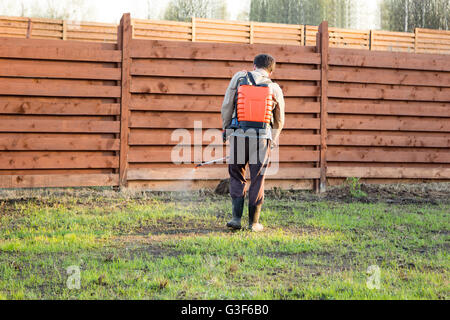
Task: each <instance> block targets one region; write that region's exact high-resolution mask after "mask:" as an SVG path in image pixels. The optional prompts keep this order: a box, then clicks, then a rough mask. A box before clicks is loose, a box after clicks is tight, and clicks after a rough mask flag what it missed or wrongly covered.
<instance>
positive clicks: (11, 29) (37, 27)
mask: <svg viewBox="0 0 450 320" xmlns="http://www.w3.org/2000/svg"><path fill="white" fill-rule="evenodd" d="M131 24H132V38H133V39H146V40H175V41H197V42H219V43H249V44H256V43H265V44H286V45H300V46H305V45H306V46H315V45H316V33H317V30H318V27H317V26H309V25H290V24H278V23H262V22H239V21H224V20H212V19H201V18H192V21H190V22H177V21H165V20H164V21H158V20H142V19H132V21H131ZM116 29H117V25H115V24H110V23H95V22H80V21H66V20H51V19H38V18H23V17H0V37H21V38H37V39H64V40H82V41H100V42H110V43H115V42H116V41H117V34H116ZM329 37H330V39H329V46H330V47H333V48H352V49H364V50H373V51H400V52H411V53H413V52H414V53H439V54H450V31H443V30H430V29H420V28H417V29H415V31H414V32H413V33H408V32H389V31H380V30H352V29H341V28H329Z"/></svg>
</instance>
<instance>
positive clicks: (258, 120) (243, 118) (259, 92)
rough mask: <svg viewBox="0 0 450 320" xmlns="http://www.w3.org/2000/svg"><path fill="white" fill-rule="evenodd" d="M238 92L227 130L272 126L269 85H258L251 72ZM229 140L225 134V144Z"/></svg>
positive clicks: (240, 84)
mask: <svg viewBox="0 0 450 320" xmlns="http://www.w3.org/2000/svg"><path fill="white" fill-rule="evenodd" d="M238 87H239V88H238V90H237V92H236V96H235V107H234V108H235V109H234V112H233V118H232V120H231V124H230V125H229V126H228V127H227V129H232V130H236V129H243V130H244V131H245V130H246V129H249V128H253V129H264V128H267V127H268V126H270V123H271V119H272V108H273V93H272V90H271V88H270V87H269V86H268V85H267V84H256V82H255V79H254V78H253V76H252V74H251V73H250V72H247V74H246V76H245V77H243V78H242V79H241V81H240V82H239V83H238ZM226 139H227V135H226V132H225V131H224V133H223V142H224V143H225V141H226ZM228 158H229V157H223V158H220V159H215V160H210V161H206V162H202V163H200V164H198V165H196V166H195V168H194V169H198V168H200V167H201V166H205V165H209V164H214V163H217V162H221V161H223V160H227V159H228Z"/></svg>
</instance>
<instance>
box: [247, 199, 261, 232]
mask: <svg viewBox="0 0 450 320" xmlns="http://www.w3.org/2000/svg"><path fill="white" fill-rule="evenodd" d="M261 207H262V204H258V205H256V206H250V205H249V206H248V229H249V230H250V231H255V232H258V231H263V230H264V227H263V225H262V224H260V223H259V216H260V215H261Z"/></svg>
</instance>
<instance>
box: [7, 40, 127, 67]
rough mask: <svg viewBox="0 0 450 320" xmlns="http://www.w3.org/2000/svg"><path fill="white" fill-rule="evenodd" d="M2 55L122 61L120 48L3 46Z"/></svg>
mask: <svg viewBox="0 0 450 320" xmlns="http://www.w3.org/2000/svg"><path fill="white" fill-rule="evenodd" d="M58 43H59V42H58ZM0 57H2V58H20V59H39V60H68V61H99V62H120V61H121V52H120V51H119V50H98V49H97V50H83V49H75V48H66V47H56V46H55V47H44V48H42V47H28V46H26V47H25V46H24V47H12V46H1V47H0Z"/></svg>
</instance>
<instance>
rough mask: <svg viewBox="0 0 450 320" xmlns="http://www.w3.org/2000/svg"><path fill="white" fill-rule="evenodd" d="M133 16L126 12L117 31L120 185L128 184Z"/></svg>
mask: <svg viewBox="0 0 450 320" xmlns="http://www.w3.org/2000/svg"><path fill="white" fill-rule="evenodd" d="M131 28H132V27H131V17H130V14H129V13H124V14H123V16H122V19H121V20H120V25H119V28H118V33H117V44H118V48H119V49H120V50H122V62H121V68H122V78H121V81H122V82H121V98H120V154H119V186H120V187H126V186H127V169H128V150H129V147H128V136H129V132H130V129H129V119H130V110H129V107H130V101H131V93H130V85H131V75H130V66H131V55H130V45H131V39H132V30H131Z"/></svg>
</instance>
